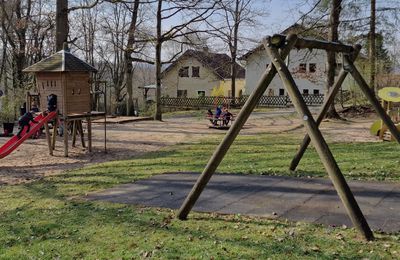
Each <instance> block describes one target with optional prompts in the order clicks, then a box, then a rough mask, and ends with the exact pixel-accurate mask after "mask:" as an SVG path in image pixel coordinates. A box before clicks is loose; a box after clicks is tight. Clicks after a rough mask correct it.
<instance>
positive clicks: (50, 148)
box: [44, 122, 53, 155]
mask: <svg viewBox="0 0 400 260" xmlns="http://www.w3.org/2000/svg"><path fill="white" fill-rule="evenodd" d="M44 129H45V130H46V139H47V145H48V146H49V155H53V146H52V144H51V137H50V130H49V125H48V123H47V122H46V123H44Z"/></svg>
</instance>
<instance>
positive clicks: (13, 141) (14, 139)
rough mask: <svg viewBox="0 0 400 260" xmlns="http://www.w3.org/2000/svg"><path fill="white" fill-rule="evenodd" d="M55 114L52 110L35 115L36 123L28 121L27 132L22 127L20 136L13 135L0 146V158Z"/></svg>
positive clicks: (15, 147)
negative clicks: (28, 127)
mask: <svg viewBox="0 0 400 260" xmlns="http://www.w3.org/2000/svg"><path fill="white" fill-rule="evenodd" d="M56 116H57V111H53V112H50V113H48V114H47V115H46V116H44V115H43V114H40V115H38V116H37V117H35V119H34V120H35V121H36V122H38V123H36V124H35V123H33V122H30V123H29V124H30V125H31V129H30V130H29V132H27V133H26V132H25V129H24V130H23V131H22V133H21V138H18V136H16V135H15V136H13V137H12V138H11V139H10V140H8V141H7V143H5V144H4V145H3V146H1V147H0V159H1V158H4V157H6V156H7V155H9V154H10V153H11V152H12V151H14V150H15V149H17V147H18V146H20V144H22V143H23V142H24V141H25V140H26V139H28V138H29V137H31V136H32V135H33V134H35V133H36V132H37V131H38V130H39V129H40V128H41V127H42V126H43V125H44V124H46V123H47V122H48V121H49V120H51V119H53V118H55V117H56Z"/></svg>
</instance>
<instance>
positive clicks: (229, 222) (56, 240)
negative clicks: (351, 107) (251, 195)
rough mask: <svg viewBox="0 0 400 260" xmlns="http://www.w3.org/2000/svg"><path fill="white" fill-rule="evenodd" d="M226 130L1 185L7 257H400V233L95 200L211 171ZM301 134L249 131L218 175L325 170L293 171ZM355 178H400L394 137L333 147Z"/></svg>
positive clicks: (311, 160) (0, 236)
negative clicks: (159, 178) (173, 175)
mask: <svg viewBox="0 0 400 260" xmlns="http://www.w3.org/2000/svg"><path fill="white" fill-rule="evenodd" d="M220 138H221V136H219V137H215V138H209V139H207V140H204V141H202V142H199V143H195V144H180V145H176V146H173V147H169V148H166V149H164V150H162V151H159V152H153V153H149V154H146V155H143V156H141V157H139V158H134V159H131V160H124V161H116V162H109V163H104V164H98V165H94V166H91V167H86V168H84V169H80V170H75V171H70V172H67V173H65V174H63V175H59V176H53V177H48V178H46V179H44V180H41V181H37V182H34V183H30V184H25V185H16V186H1V187H0V258H1V259H74V258H84V259H132V258H133V259H138V258H139V259H140V258H155V259H171V258H172V259H232V258H235V259H238V258H242V259H243V258H245V259H268V258H271V259H282V258H287V259H304V258H309V259H399V258H400V234H392V235H389V234H377V233H375V235H376V237H377V239H376V240H375V241H374V242H365V241H363V240H362V239H360V238H359V235H358V234H357V232H356V231H355V230H353V229H348V228H341V227H338V228H332V227H324V226H320V225H314V224H304V223H291V222H286V221H282V220H267V219H260V218H249V217H245V216H240V215H234V216H221V215H214V214H198V213H193V214H191V215H190V219H189V220H188V221H183V222H182V221H179V220H176V219H175V212H173V211H170V210H166V209H153V208H141V207H135V206H127V205H122V204H111V203H103V202H86V201H84V200H82V199H80V198H81V197H84V196H85V194H87V193H89V192H92V191H97V190H101V189H106V188H110V187H112V186H114V185H117V184H120V183H126V182H132V181H134V180H138V179H142V178H148V177H149V176H151V175H153V174H159V173H164V172H177V171H202V169H203V168H204V166H205V164H206V163H207V160H208V159H209V157H210V156H211V154H212V152H213V150H214V149H215V147H216V145H217V144H218V142H219V139H220ZM299 140H300V138H299V136H297V135H293V134H274V135H272V134H260V135H254V136H242V137H240V138H238V140H237V141H236V142H235V143H234V145H233V146H232V148H231V150H230V151H229V152H228V154H227V156H226V158H225V159H224V161H223V162H222V164H221V166H220V167H219V169H218V171H219V172H226V173H244V174H268V175H291V176H318V177H321V176H326V174H325V172H324V170H323V167H322V164H321V163H320V161H319V158H318V157H317V155H316V153H315V151H313V150H309V151H307V153H306V155H305V157H304V158H303V160H302V162H301V163H300V166H299V170H298V171H297V172H293V173H292V172H290V171H288V170H287V168H288V165H289V162H290V160H291V158H292V156H293V154H294V152H295V150H296V147H297V146H298V143H299ZM331 147H332V151H333V153H334V155H335V157H336V158H337V161H338V163H339V166H340V167H341V169H342V170H343V172H344V174H345V175H346V177H347V179H361V180H386V181H399V179H400V170H398V168H399V164H400V160H399V159H398V154H399V152H400V146H399V145H398V144H395V143H394V142H392V143H389V142H384V143H358V144H353V143H350V144H343V143H335V144H332V145H331Z"/></svg>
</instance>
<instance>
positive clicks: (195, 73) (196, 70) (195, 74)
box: [192, 66, 200, 78]
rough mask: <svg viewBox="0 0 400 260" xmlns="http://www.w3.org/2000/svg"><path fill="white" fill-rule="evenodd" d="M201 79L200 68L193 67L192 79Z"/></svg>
mask: <svg viewBox="0 0 400 260" xmlns="http://www.w3.org/2000/svg"><path fill="white" fill-rule="evenodd" d="M199 77H200V67H198V66H197V67H192V78H199Z"/></svg>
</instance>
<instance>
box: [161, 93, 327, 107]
mask: <svg viewBox="0 0 400 260" xmlns="http://www.w3.org/2000/svg"><path fill="white" fill-rule="evenodd" d="M248 98H249V96H241V97H237V98H231V97H198V98H186V97H161V105H162V106H163V107H174V108H185V109H186V108H194V109H204V108H213V107H215V106H216V105H222V104H226V105H228V106H231V107H235V108H241V107H242V106H243V105H244V103H245V102H246V100H247V99H248ZM303 98H304V101H305V102H306V104H307V105H309V106H319V105H321V104H322V103H323V101H324V95H303ZM291 105H292V102H291V101H290V98H289V97H288V96H262V97H261V99H260V101H259V102H258V105H257V106H258V107H288V106H291Z"/></svg>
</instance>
